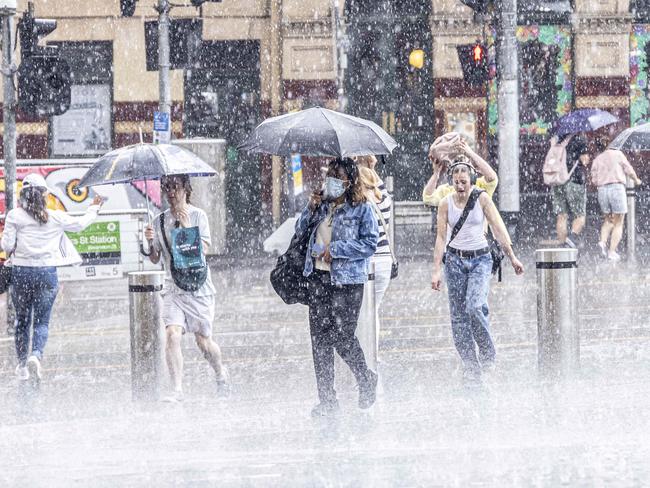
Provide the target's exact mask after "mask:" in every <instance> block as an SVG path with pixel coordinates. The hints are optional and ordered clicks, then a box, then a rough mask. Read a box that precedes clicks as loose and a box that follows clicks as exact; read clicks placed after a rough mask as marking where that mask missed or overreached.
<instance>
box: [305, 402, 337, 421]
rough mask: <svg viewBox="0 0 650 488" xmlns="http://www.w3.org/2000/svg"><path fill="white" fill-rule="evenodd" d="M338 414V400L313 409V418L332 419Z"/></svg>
mask: <svg viewBox="0 0 650 488" xmlns="http://www.w3.org/2000/svg"><path fill="white" fill-rule="evenodd" d="M337 413H339V402H338V401H337V400H334V401H332V402H320V403H319V404H318V405H316V406H315V407H314V408H312V409H311V416H312V417H314V418H318V417H330V416H332V415H336V414H337Z"/></svg>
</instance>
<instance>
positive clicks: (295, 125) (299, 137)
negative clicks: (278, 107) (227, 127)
mask: <svg viewBox="0 0 650 488" xmlns="http://www.w3.org/2000/svg"><path fill="white" fill-rule="evenodd" d="M396 146H397V142H395V139H393V138H392V137H391V136H389V135H388V134H387V133H386V131H384V130H383V129H382V128H381V127H379V126H378V125H377V124H375V123H374V122H371V121H370V120H365V119H361V118H359V117H353V116H351V115H347V114H342V113H340V112H335V111H333V110H328V109H326V108H321V107H314V108H310V109H307V110H301V111H300V112H294V113H289V114H285V115H279V116H277V117H271V118H269V119H266V120H265V121H264V122H262V123H261V124H260V125H258V126H257V127H256V128H255V129H254V130H253V132H252V133H251V134H250V135H249V136H248V138H247V139H246V140H245V141H244V142H242V143H241V144H240V145H239V147H238V149H243V150H245V151H250V152H256V153H266V154H275V155H276V156H285V157H289V156H291V155H292V154H304V155H306V156H334V157H352V156H363V155H369V154H390V153H391V152H392V151H393V149H395V147H396Z"/></svg>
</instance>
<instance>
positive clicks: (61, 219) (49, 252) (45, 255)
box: [0, 205, 99, 267]
mask: <svg viewBox="0 0 650 488" xmlns="http://www.w3.org/2000/svg"><path fill="white" fill-rule="evenodd" d="M97 212H99V205H91V206H90V207H88V210H86V213H85V214H84V215H82V216H81V217H72V216H70V215H68V214H67V213H66V212H63V211H61V210H48V211H47V213H48V215H49V218H48V220H47V222H46V223H44V224H41V223H39V222H37V221H36V220H35V219H34V218H33V217H32V216H31V215H29V214H28V213H27V212H26V211H25V210H23V209H22V208H14V209H12V210H10V211H9V213H8V214H7V218H6V219H5V229H4V233H3V234H2V241H0V246H2V250H3V251H5V252H6V253H7V255H9V254H10V253H11V252H12V251H13V250H14V248H16V250H15V252H14V254H13V256H12V257H11V262H12V264H14V265H16V266H44V267H46V266H67V265H71V264H80V263H81V257H80V256H79V253H77V251H76V250H75V248H74V246H73V244H72V242H70V239H68V237H67V236H66V235H65V232H80V231H82V230H84V229H85V228H86V227H88V226H89V225H90V224H91V223H92V222H93V221H94V220H95V219H96V218H97Z"/></svg>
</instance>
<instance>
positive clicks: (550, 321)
mask: <svg viewBox="0 0 650 488" xmlns="http://www.w3.org/2000/svg"><path fill="white" fill-rule="evenodd" d="M577 258H578V250H577V249H568V248H567V249H564V248H560V249H538V250H537V251H535V261H536V267H537V359H538V367H539V372H540V375H541V376H542V377H546V378H560V377H566V376H569V375H571V374H572V373H573V372H576V371H577V370H578V368H579V366H580V333H579V329H580V327H579V323H578V292H577V287H576V284H577V263H576V260H577Z"/></svg>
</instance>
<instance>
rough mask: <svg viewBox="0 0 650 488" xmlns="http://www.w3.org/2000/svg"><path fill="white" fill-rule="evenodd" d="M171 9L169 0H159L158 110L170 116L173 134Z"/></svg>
mask: <svg viewBox="0 0 650 488" xmlns="http://www.w3.org/2000/svg"><path fill="white" fill-rule="evenodd" d="M169 9H170V5H169V2H168V1H167V0H158V92H159V95H158V98H159V100H158V110H159V111H160V112H163V113H166V114H169V130H170V132H171V110H172V95H171V86H170V84H169Z"/></svg>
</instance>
